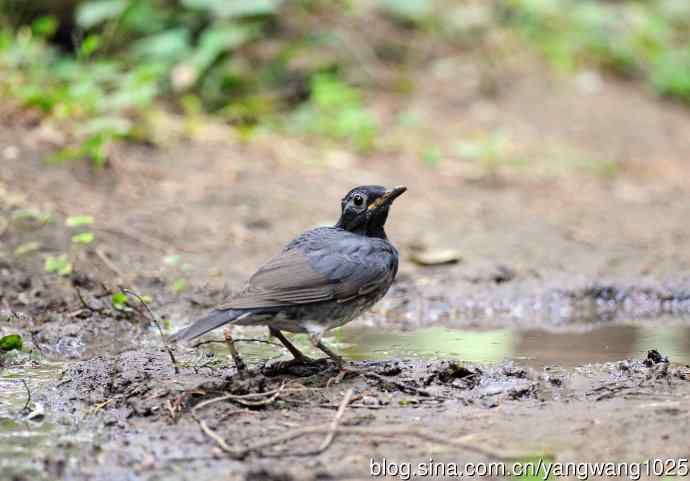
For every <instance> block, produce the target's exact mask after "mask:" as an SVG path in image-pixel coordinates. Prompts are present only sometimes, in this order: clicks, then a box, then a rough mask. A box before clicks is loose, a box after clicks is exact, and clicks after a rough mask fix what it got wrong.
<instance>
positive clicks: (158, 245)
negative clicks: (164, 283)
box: [100, 226, 171, 252]
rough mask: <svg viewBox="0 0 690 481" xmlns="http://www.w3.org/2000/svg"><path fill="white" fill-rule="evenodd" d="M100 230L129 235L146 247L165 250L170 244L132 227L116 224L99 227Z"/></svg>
mask: <svg viewBox="0 0 690 481" xmlns="http://www.w3.org/2000/svg"><path fill="white" fill-rule="evenodd" d="M100 229H101V230H103V231H105V232H110V233H111V234H116V235H122V236H125V237H129V238H130V239H132V240H135V241H137V242H139V243H140V244H143V245H145V246H147V247H151V248H153V249H156V250H159V251H163V252H166V251H167V250H168V249H169V248H170V247H171V246H169V245H168V244H166V243H165V242H162V241H160V240H158V239H156V238H154V237H151V236H148V235H146V234H144V233H142V232H139V231H137V230H134V229H132V228H131V227H125V226H118V227H101V228H100Z"/></svg>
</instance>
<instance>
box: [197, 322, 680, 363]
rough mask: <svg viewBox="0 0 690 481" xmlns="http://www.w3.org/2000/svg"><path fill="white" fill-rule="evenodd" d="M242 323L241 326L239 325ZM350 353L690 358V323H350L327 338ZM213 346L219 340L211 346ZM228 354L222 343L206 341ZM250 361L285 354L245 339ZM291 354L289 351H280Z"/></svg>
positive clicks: (301, 341)
mask: <svg viewBox="0 0 690 481" xmlns="http://www.w3.org/2000/svg"><path fill="white" fill-rule="evenodd" d="M240 329H242V330H240ZM264 332H265V330H260V331H257V330H256V328H238V332H237V335H236V337H239V338H243V337H256V338H261V337H262V336H263V334H264ZM293 341H294V342H295V344H296V345H297V346H298V347H299V348H300V349H301V350H303V351H304V352H305V353H308V354H309V355H312V356H316V357H319V356H320V355H321V354H320V353H319V352H318V351H314V350H313V349H312V348H311V346H310V345H309V343H308V342H307V340H306V337H305V336H300V335H298V336H294V337H293ZM326 342H327V343H328V344H330V345H331V346H333V347H334V348H335V349H336V350H337V351H338V352H339V353H341V354H342V355H343V356H344V357H345V358H346V359H350V360H365V359H368V360H382V359H391V358H408V359H409V358H417V359H429V360H432V359H457V360H463V361H475V362H495V361H501V360H504V359H512V360H516V361H519V362H521V363H523V364H526V365H529V366H532V367H538V368H539V367H543V366H546V365H559V366H562V367H575V366H580V365H584V364H592V363H603V362H611V361H620V360H623V359H643V358H644V357H646V354H647V351H648V350H649V349H657V350H658V351H659V352H661V353H662V354H664V355H666V356H668V358H669V359H670V360H671V361H673V362H679V363H684V364H687V363H690V327H689V326H669V325H665V326H657V327H642V326H634V325H621V324H616V325H609V326H602V327H597V328H593V329H591V330H588V331H583V332H572V331H570V332H554V331H546V330H540V329H529V330H517V329H495V330H460V329H449V328H445V327H428V328H422V329H416V330H411V331H399V330H394V329H389V328H379V327H357V326H345V327H343V328H341V329H339V330H337V331H335V332H333V333H331V334H330V335H329V336H328V337H327V338H326ZM209 346H214V347H212V348H209ZM205 349H207V350H213V351H214V352H216V353H217V354H221V355H227V349H226V348H225V346H224V345H223V344H211V345H207V346H205ZM240 351H241V352H242V354H243V356H245V357H247V359H248V360H250V361H259V360H265V359H267V358H271V357H275V356H280V353H281V352H283V350H282V349H280V348H278V347H273V346H270V345H266V344H246V343H242V344H240ZM280 357H284V358H285V359H288V358H289V357H290V356H289V355H284V356H280Z"/></svg>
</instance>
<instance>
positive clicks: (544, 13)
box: [506, 0, 690, 101]
mask: <svg viewBox="0 0 690 481" xmlns="http://www.w3.org/2000/svg"><path fill="white" fill-rule="evenodd" d="M506 7H507V9H506V12H507V18H508V24H509V25H511V26H514V27H516V28H518V29H519V30H520V31H521V32H522V33H523V34H524V35H525V36H526V37H527V38H528V39H529V40H530V41H531V42H532V43H533V44H535V45H536V46H537V47H538V48H539V49H540V50H541V51H542V52H543V53H544V54H545V55H546V57H547V58H548V59H549V60H550V61H552V62H553V63H554V64H555V65H556V66H558V67H559V68H562V69H564V70H567V71H572V70H573V69H575V68H577V67H580V66H582V65H583V64H584V65H586V64H590V65H595V66H600V67H602V68H604V69H608V70H610V71H612V72H614V73H617V74H620V75H623V76H626V77H629V78H640V79H644V80H645V81H646V82H648V83H649V84H650V85H651V86H652V87H654V89H655V90H656V91H657V92H658V93H660V94H662V95H668V96H671V97H675V98H678V99H681V100H684V101H690V2H688V1H687V0H649V1H645V2H641V1H633V0H621V1H616V2H613V1H602V0H507V3H506Z"/></svg>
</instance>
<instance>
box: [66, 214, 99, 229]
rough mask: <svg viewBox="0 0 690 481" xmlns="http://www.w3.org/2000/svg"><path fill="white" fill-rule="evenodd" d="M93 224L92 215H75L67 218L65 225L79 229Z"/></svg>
mask: <svg viewBox="0 0 690 481" xmlns="http://www.w3.org/2000/svg"><path fill="white" fill-rule="evenodd" d="M91 224H93V216H90V215H73V216H70V217H68V218H67V220H66V221H65V225H67V226H68V227H79V226H80V225H91Z"/></svg>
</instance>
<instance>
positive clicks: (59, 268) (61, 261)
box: [44, 254, 72, 276]
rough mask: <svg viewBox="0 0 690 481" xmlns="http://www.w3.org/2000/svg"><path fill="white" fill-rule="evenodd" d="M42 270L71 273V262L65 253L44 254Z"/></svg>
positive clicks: (61, 274)
mask: <svg viewBox="0 0 690 481" xmlns="http://www.w3.org/2000/svg"><path fill="white" fill-rule="evenodd" d="M44 270H45V271H46V272H48V273H55V274H58V275H60V276H67V275H69V274H71V273H72V263H71V262H70V261H69V259H68V257H67V254H61V255H59V256H46V259H45V265H44Z"/></svg>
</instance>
